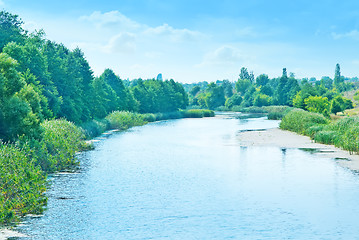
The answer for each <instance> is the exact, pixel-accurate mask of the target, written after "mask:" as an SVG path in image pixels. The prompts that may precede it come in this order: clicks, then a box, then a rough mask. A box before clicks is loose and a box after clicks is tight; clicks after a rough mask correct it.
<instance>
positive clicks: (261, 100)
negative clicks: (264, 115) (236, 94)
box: [253, 93, 272, 107]
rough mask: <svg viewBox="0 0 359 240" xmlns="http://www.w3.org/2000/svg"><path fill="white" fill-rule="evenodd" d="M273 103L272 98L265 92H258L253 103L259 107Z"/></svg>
mask: <svg viewBox="0 0 359 240" xmlns="http://www.w3.org/2000/svg"><path fill="white" fill-rule="evenodd" d="M271 104H272V98H271V97H269V96H268V95H265V94H261V93H260V94H257V95H256V96H255V98H254V100H253V105H254V106H257V107H263V106H269V105H271Z"/></svg>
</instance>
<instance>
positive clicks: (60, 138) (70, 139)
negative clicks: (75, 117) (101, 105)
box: [32, 119, 86, 172]
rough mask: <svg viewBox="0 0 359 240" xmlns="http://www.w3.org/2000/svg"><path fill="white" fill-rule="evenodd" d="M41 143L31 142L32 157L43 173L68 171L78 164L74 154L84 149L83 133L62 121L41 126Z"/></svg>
mask: <svg viewBox="0 0 359 240" xmlns="http://www.w3.org/2000/svg"><path fill="white" fill-rule="evenodd" d="M41 127H42V128H43V132H42V134H41V141H40V142H37V141H33V142H32V145H33V146H34V147H35V148H34V149H35V151H36V152H35V153H33V157H34V158H35V159H36V163H37V164H38V165H40V166H41V168H42V169H43V170H44V171H45V172H54V171H61V170H64V169H68V168H70V167H72V166H74V165H77V164H78V161H77V159H76V158H75V153H76V152H78V151H81V150H83V149H85V148H86V143H85V141H84V139H85V135H84V133H83V131H82V130H81V129H80V128H79V127H77V126H76V125H75V124H74V123H72V122H69V121H66V120H64V119H58V120H49V121H45V122H43V123H42V124H41Z"/></svg>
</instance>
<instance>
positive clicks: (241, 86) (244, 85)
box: [236, 79, 252, 95]
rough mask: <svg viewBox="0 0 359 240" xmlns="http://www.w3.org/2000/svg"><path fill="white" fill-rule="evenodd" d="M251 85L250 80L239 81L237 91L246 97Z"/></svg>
mask: <svg viewBox="0 0 359 240" xmlns="http://www.w3.org/2000/svg"><path fill="white" fill-rule="evenodd" d="M251 85H252V83H251V81H249V80H248V79H238V81H237V82H236V91H237V92H238V93H241V94H242V95H244V94H245V93H246V91H247V89H248V88H249V87H250V86H251Z"/></svg>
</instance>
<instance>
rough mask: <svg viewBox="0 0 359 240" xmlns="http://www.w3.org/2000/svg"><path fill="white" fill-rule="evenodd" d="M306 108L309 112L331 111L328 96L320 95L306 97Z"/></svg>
mask: <svg viewBox="0 0 359 240" xmlns="http://www.w3.org/2000/svg"><path fill="white" fill-rule="evenodd" d="M304 103H305V108H306V109H307V110H308V111H309V112H316V113H325V111H326V112H329V101H328V98H326V97H324V98H323V97H320V96H309V97H308V98H306V99H304Z"/></svg>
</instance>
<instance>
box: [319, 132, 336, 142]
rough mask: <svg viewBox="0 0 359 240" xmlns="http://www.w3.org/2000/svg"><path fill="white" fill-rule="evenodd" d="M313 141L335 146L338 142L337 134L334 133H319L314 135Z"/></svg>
mask: <svg viewBox="0 0 359 240" xmlns="http://www.w3.org/2000/svg"><path fill="white" fill-rule="evenodd" d="M314 140H315V141H316V142H320V143H324V144H335V143H336V142H337V140H338V134H337V132H336V131H319V132H317V133H315V134H314Z"/></svg>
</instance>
